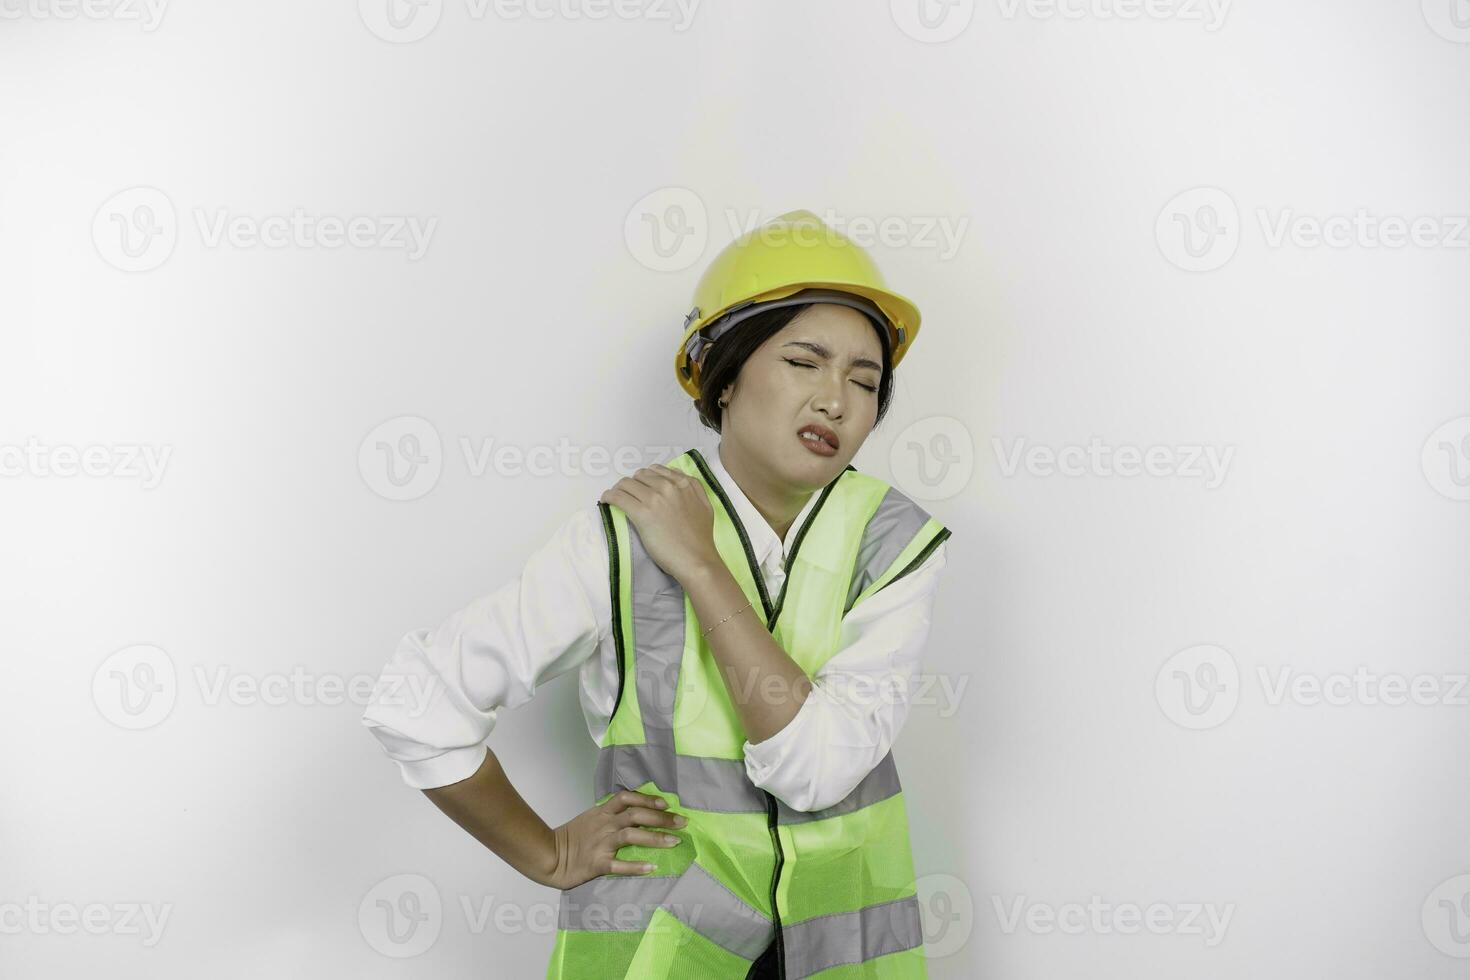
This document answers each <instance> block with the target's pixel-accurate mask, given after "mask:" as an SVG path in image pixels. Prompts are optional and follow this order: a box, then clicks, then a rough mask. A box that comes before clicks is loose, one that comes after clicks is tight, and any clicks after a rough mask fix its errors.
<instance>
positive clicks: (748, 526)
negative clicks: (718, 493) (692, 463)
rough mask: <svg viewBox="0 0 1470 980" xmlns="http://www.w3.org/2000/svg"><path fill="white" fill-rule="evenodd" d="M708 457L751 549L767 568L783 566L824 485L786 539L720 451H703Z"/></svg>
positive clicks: (792, 524) (794, 522) (802, 510)
mask: <svg viewBox="0 0 1470 980" xmlns="http://www.w3.org/2000/svg"><path fill="white" fill-rule="evenodd" d="M700 455H701V456H703V457H704V461H705V462H706V463H708V464H709V468H710V472H711V473H713V474H714V475H715V479H716V480H718V481H719V483H720V486H721V487H722V488H723V489H724V491H725V496H727V497H729V498H730V503H732V504H734V505H735V513H736V515H737V516H738V517H739V518H740V523H741V524H742V525H744V527H745V534H746V536H747V537H748V538H750V547H751V550H752V551H754V552H755V560H756V561H757V562H758V563H759V564H760V566H761V568H763V569H767V570H769V569H772V568H779V567H781V565H782V564H783V563H784V562H785V560H786V556H787V555H788V554H789V553H790V552H791V545H792V543H793V542H794V541H795V540H796V533H797V531H799V530H801V525H802V524H803V523H805V521H806V518H807V515H808V514H810V513H811V510H812V508H813V507H815V506H816V504H817V498H819V497H820V496H821V495H822V491H821V490H820V489H818V490H814V491H812V495H811V496H810V497H808V498H807V501H806V504H805V505H804V506H803V507H802V508H801V512H800V513H798V514H797V515H796V520H794V521H792V522H791V527H790V528H789V529H787V531H786V539H785V540H784V541H783V540H781V539H780V538H778V537H776V531H775V529H774V528H772V527H771V525H770V524H769V523H767V521H766V519H765V517H763V516H762V515H761V512H760V511H759V510H757V509H756V506H755V504H753V503H751V502H750V498H749V497H747V496H746V495H745V492H744V491H743V490H741V489H740V486H739V484H737V483H736V482H735V479H734V477H732V476H731V475H730V472H729V470H727V469H725V465H724V464H723V463H722V462H720V452H719V449H718V448H716V449H714V450H711V451H710V452H708V453H701V454H700Z"/></svg>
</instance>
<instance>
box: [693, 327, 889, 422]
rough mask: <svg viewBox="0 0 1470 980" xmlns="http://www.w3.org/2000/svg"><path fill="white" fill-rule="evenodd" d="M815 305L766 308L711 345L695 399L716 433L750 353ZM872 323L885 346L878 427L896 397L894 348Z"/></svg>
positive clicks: (701, 369) (879, 380)
mask: <svg viewBox="0 0 1470 980" xmlns="http://www.w3.org/2000/svg"><path fill="white" fill-rule="evenodd" d="M811 305H812V304H811V303H804V304H802V305H800V306H778V307H775V308H773V309H769V310H762V311H761V312H759V313H757V314H755V315H754V316H752V317H751V318H750V319H748V320H746V321H744V322H743V323H740V324H738V325H736V326H735V327H733V328H732V329H731V330H730V332H729V333H727V334H725V335H724V336H723V337H721V338H720V339H719V340H718V341H716V342H715V343H714V344H711V345H710V346H709V347H708V348H707V351H706V353H705V355H704V365H703V366H702V367H701V368H700V376H699V377H700V381H699V398H697V399H695V402H694V407H695V408H696V409H697V410H698V412H699V421H700V423H701V424H703V425H704V426H705V427H706V428H709V429H714V430H715V431H716V432H719V431H720V423H721V420H722V418H723V416H724V409H722V408H720V392H722V391H724V390H725V388H726V387H727V386H728V385H729V384H730V383H731V382H732V381H734V380H735V378H736V377H737V376H738V375H739V374H740V369H741V368H742V367H744V366H745V362H746V361H747V360H749V359H750V355H751V354H754V353H755V351H756V348H758V347H760V345H761V344H764V343H765V342H766V341H767V340H769V339H771V337H772V336H774V335H775V334H777V333H780V332H781V330H782V329H784V328H785V327H786V325H787V324H789V323H790V322H791V321H792V320H795V319H796V316H797V314H799V313H800V312H801V311H802V310H805V309H808V308H810V307H811ZM868 322H869V323H870V324H871V325H872V327H873V332H874V333H876V334H877V335H878V343H879V345H880V346H881V347H882V348H883V356H882V357H881V358H879V360H881V361H882V362H883V374H882V376H881V377H880V378H879V379H878V417H877V418H875V419H874V420H873V427H874V428H877V427H878V423H879V422H882V421H883V416H884V415H887V414H888V403H889V402H890V401H892V399H893V348H892V344H891V343H890V342H889V337H888V331H887V330H880V329H879V328H878V325H877V324H875V323H873V322H872V321H871V320H869V321H868Z"/></svg>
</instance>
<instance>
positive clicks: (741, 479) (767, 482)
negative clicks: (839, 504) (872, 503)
mask: <svg viewBox="0 0 1470 980" xmlns="http://www.w3.org/2000/svg"><path fill="white" fill-rule="evenodd" d="M717 452H718V454H719V457H720V465H721V466H723V467H724V468H725V472H727V473H729V474H730V479H732V480H734V481H735V485H736V486H738V487H739V488H740V492H741V493H743V494H745V496H746V497H747V498H748V499H749V500H750V502H751V503H752V504H753V505H754V506H755V509H756V510H758V511H760V515H761V516H762V517H764V518H765V519H766V523H767V524H769V525H771V530H773V531H775V532H776V537H777V538H779V539H780V540H781V542H782V543H783V544H784V543H785V541H786V533H787V532H788V531H790V530H791V525H792V524H793V523H794V522H795V521H796V515H797V514H800V513H801V509H802V508H803V507H805V506H806V502H807V500H808V499H810V498H811V495H812V493H813V492H814V491H811V490H801V489H798V488H794V487H792V486H791V485H790V484H787V483H779V482H776V481H773V480H771V479H769V478H768V477H766V476H765V475H764V474H762V472H761V471H760V469H759V468H758V467H755V466H751V465H749V464H748V463H747V461H746V460H745V459H743V458H742V457H741V455H740V453H739V452H738V451H736V450H735V449H734V448H733V447H732V448H730V449H726V448H725V442H724V440H723V439H722V440H720V445H719V449H718V450H717Z"/></svg>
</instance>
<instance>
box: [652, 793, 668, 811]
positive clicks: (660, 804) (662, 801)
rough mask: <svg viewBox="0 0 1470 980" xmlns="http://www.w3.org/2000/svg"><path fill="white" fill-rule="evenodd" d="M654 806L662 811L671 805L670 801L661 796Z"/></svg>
mask: <svg viewBox="0 0 1470 980" xmlns="http://www.w3.org/2000/svg"><path fill="white" fill-rule="evenodd" d="M653 805H654V806H656V807H658V808H659V809H660V810H662V809H663V808H664V807H666V806H668V805H669V801H668V800H666V799H664V798H663V797H662V796H660V797H659V798H658V799H656V800H654V801H653Z"/></svg>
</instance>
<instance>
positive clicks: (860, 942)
mask: <svg viewBox="0 0 1470 980" xmlns="http://www.w3.org/2000/svg"><path fill="white" fill-rule="evenodd" d="M667 465H668V467H669V468H670V469H674V470H679V471H680V472H683V473H687V474H689V475H690V476H693V477H695V478H696V479H698V480H699V481H700V482H701V483H703V484H704V486H705V490H706V492H707V493H708V494H709V498H710V506H711V508H712V509H713V511H714V518H715V520H714V539H715V545H716V547H717V549H718V551H719V554H720V557H721V558H722V559H723V560H724V562H725V564H726V565H727V566H728V567H729V569H730V571H731V573H732V574H733V575H734V576H735V579H736V581H737V582H739V583H740V586H741V588H742V589H743V590H744V591H745V593H746V595H747V596H748V597H749V598H750V599H751V603H752V606H751V608H752V611H754V612H756V613H757V614H758V615H760V616H761V617H762V618H763V621H764V622H765V624H766V626H767V628H768V629H770V630H771V633H772V635H773V636H774V637H775V638H776V641H777V642H778V643H779V644H780V645H781V648H782V649H783V650H785V651H786V652H787V654H788V655H790V656H791V658H792V659H793V660H794V661H795V662H796V663H797V664H798V665H800V667H801V668H802V670H804V671H806V673H807V675H808V676H813V675H815V674H816V673H817V671H818V669H819V668H820V667H821V666H822V664H823V663H825V662H826V661H827V659H828V658H829V657H831V656H832V655H833V654H834V653H836V652H837V646H838V641H839V639H840V628H841V624H842V619H843V617H844V616H845V615H846V613H847V612H848V611H849V610H850V609H852V608H853V606H855V605H857V604H858V603H861V602H863V601H865V600H866V599H868V598H869V597H870V596H872V595H873V594H874V593H875V592H877V591H879V590H880V589H882V588H883V587H884V586H886V585H888V584H890V583H891V582H893V581H894V580H895V579H898V578H900V577H902V576H903V575H905V574H907V573H908V572H910V571H912V570H913V569H915V568H917V567H918V566H919V565H920V564H921V563H922V562H923V561H924V559H925V558H927V557H928V556H929V554H930V553H931V552H932V551H933V550H934V549H935V548H937V547H939V545H940V543H941V542H943V541H944V540H945V539H946V538H948V537H949V535H950V532H949V530H948V529H947V528H945V527H944V526H943V525H941V524H940V523H939V522H938V521H937V520H935V519H934V518H932V517H930V516H929V514H928V512H926V511H925V510H924V509H923V508H922V507H920V506H918V505H917V504H915V503H914V502H913V501H912V500H910V499H909V498H908V497H906V496H905V495H904V494H902V493H900V492H899V491H898V490H896V489H894V488H892V487H890V486H889V485H888V484H887V483H885V482H883V481H882V480H879V479H877V478H875V477H872V476H869V475H867V474H866V473H860V472H858V471H857V470H856V469H855V468H854V467H852V466H851V465H849V466H848V467H847V468H846V469H845V470H844V471H843V472H842V473H840V474H838V475H837V477H836V478H835V479H833V481H832V482H831V483H829V484H827V485H826V486H825V487H823V488H822V490H821V491H820V496H819V497H818V499H817V501H816V503H815V504H814V505H813V507H812V509H811V511H810V512H809V513H808V515H807V518H806V520H805V522H804V523H803V524H802V526H801V527H800V528H798V529H797V531H796V537H795V539H794V540H793V542H792V545H791V550H790V553H789V554H788V555H787V557H786V561H785V569H786V579H785V582H784V584H783V585H782V587H781V592H780V594H779V595H777V596H775V597H772V596H770V595H768V594H767V590H766V585H765V581H764V579H763V578H762V576H761V574H760V570H759V569H758V567H757V565H756V561H755V556H754V553H753V552H752V550H751V546H750V539H749V538H748V536H747V535H746V533H745V529H744V528H743V527H742V526H741V524H740V519H739V518H738V517H737V516H736V513H735V508H734V507H733V505H732V504H731V503H730V499H729V497H728V496H727V495H726V492H725V489H724V488H723V487H722V486H720V484H719V482H718V481H717V480H716V479H715V477H714V474H713V473H712V472H711V471H710V468H709V464H708V462H706V460H705V459H704V457H703V456H702V455H700V453H699V450H697V449H690V450H689V451H687V452H685V453H684V454H683V455H681V456H679V457H678V458H676V459H674V460H673V461H672V462H670V463H668V464H667ZM600 509H601V512H602V521H603V529H604V531H605V532H606V535H607V542H608V555H609V560H610V561H609V565H610V570H611V575H610V580H611V581H610V588H611V592H612V602H613V605H612V608H613V611H614V615H613V620H612V631H613V639H614V644H615V649H616V651H617V657H618V696H617V701H616V702H615V705H614V709H613V714H612V718H611V720H610V722H609V724H608V729H607V734H606V735H605V736H604V738H603V740H602V745H601V747H600V749H599V753H598V761H597V769H596V774H595V777H594V786H593V790H594V792H593V795H594V797H595V799H596V800H597V801H598V802H599V803H601V802H603V801H605V800H606V799H607V798H608V797H610V796H611V795H612V794H613V793H614V792H616V791H617V790H619V789H632V790H636V791H638V792H640V793H647V794H650V795H657V796H662V797H664V798H665V799H667V800H668V802H669V808H670V810H672V811H674V812H678V813H682V814H683V815H684V816H685V817H687V818H688V823H687V824H686V825H685V826H684V827H683V828H681V829H680V830H679V831H678V833H679V835H680V838H681V843H680V844H679V845H678V846H677V847H672V848H662V847H643V846H640V845H631V844H630V845H626V846H624V847H622V848H620V849H619V851H618V857H619V858H620V859H622V860H626V861H647V862H651V863H653V864H654V865H656V870H654V871H653V872H652V873H650V874H646V875H601V876H599V877H597V878H593V879H592V880H590V881H587V882H585V883H583V884H581V885H578V886H576V887H575V888H571V889H568V890H566V891H563V892H562V893H561V896H560V907H559V909H558V919H557V933H556V943H555V946H554V948H553V950H552V956H551V963H550V966H549V967H548V969H547V974H546V975H547V978H548V980H603V978H609V980H610V978H633V980H720V978H730V980H741V978H744V977H745V976H746V974H747V972H748V971H749V970H750V968H751V964H752V962H753V961H754V960H756V959H757V958H758V957H759V956H760V955H761V953H762V952H763V951H764V950H765V949H766V947H767V946H769V945H770V944H771V943H773V942H774V943H775V944H776V953H777V958H778V961H779V970H780V972H781V975H782V976H783V977H785V978H786V980H799V978H802V977H821V978H823V980H855V978H873V980H880V978H881V980H912V978H923V977H926V976H927V973H926V972H925V967H924V950H923V932H922V928H921V925H920V920H919V904H918V898H917V896H916V893H915V887H914V869H913V856H912V852H911V851H910V848H909V831H908V819H907V816H906V814H905V812H904V802H903V793H902V790H901V788H900V786H899V781H898V770H897V768H896V767H895V765H894V761H893V754H892V753H891V752H890V753H888V754H887V755H885V756H884V758H883V761H882V762H880V763H879V764H878V765H877V766H876V767H875V768H874V769H873V770H872V771H871V772H870V773H868V775H867V776H866V777H865V778H864V779H863V780H862V781H861V782H860V783H859V784H858V785H857V787H856V788H855V789H853V791H852V792H851V793H849V794H848V795H847V797H846V798H844V799H843V800H842V801H840V802H839V803H837V804H835V805H834V806H830V807H828V808H826V809H824V810H819V811H814V812H806V811H801V810H793V809H792V808H790V807H788V806H787V805H786V804H785V803H783V802H781V801H780V800H778V799H776V797H774V796H772V795H771V794H770V793H767V792H765V791H764V790H762V789H760V788H758V787H757V786H756V785H755V784H754V783H752V782H751V781H750V779H749V777H748V776H747V775H746V773H745V762H744V746H743V743H744V741H745V733H744V731H743V729H742V726H741V723H740V717H739V714H738V713H737V712H736V710H735V707H734V704H733V703H732V702H731V700H730V697H729V694H728V692H727V690H726V687H725V683H724V680H723V677H722V676H721V674H720V673H719V671H718V668H717V666H716V664H715V661H714V659H713V656H712V654H711V652H710V648H709V645H708V644H707V643H706V642H705V641H704V639H703V637H702V633H703V630H704V628H703V627H702V626H701V625H700V623H699V621H698V619H697V618H696V616H695V614H694V608H693V606H692V604H691V603H690V600H689V597H688V596H687V595H686V594H685V593H684V590H683V588H682V587H681V586H680V585H679V583H678V582H677V581H676V580H675V579H674V578H673V577H672V576H670V575H668V574H667V573H666V572H665V571H664V570H663V569H662V568H660V567H659V566H658V564H657V563H655V562H654V561H653V559H652V558H651V557H649V555H648V553H647V551H645V550H644V548H643V545H642V543H641V541H640V540H639V537H638V533H637V529H636V527H634V526H633V525H632V524H631V523H629V521H628V517H627V514H626V512H624V511H623V510H622V509H621V508H619V507H616V506H613V505H610V504H606V503H603V504H601V505H600ZM629 682H631V683H629Z"/></svg>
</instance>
